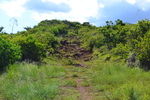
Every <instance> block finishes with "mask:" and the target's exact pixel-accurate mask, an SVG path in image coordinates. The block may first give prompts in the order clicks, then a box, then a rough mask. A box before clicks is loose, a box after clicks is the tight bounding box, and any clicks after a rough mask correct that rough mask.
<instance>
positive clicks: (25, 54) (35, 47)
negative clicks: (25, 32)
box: [16, 36, 45, 61]
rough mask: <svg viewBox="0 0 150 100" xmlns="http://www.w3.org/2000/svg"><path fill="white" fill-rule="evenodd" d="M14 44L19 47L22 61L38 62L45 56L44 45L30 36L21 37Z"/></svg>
mask: <svg viewBox="0 0 150 100" xmlns="http://www.w3.org/2000/svg"><path fill="white" fill-rule="evenodd" d="M16 42H17V43H18V44H19V45H20V46H21V50H22V60H23V61H24V60H29V61H40V60H41V58H42V57H44V56H45V52H44V45H43V44H42V43H40V42H37V41H36V40H35V39H34V38H33V37H32V36H28V37H21V38H20V39H18V40H17V41H16Z"/></svg>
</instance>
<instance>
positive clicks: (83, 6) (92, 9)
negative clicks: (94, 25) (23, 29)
mask: <svg viewBox="0 0 150 100" xmlns="http://www.w3.org/2000/svg"><path fill="white" fill-rule="evenodd" d="M49 1H54V0H49ZM55 1H56V0H55ZM57 2H58V1H57ZM59 2H64V3H68V5H69V6H70V8H71V10H70V11H69V12H67V13H62V12H50V13H37V12H34V13H33V16H32V17H33V18H34V19H35V20H38V21H41V20H44V19H67V20H70V21H79V22H81V23H82V22H85V21H88V19H89V18H90V17H94V18H98V13H99V8H100V7H99V4H98V2H97V0H70V1H67V0H59Z"/></svg>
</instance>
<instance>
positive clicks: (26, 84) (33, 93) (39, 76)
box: [0, 63, 66, 100]
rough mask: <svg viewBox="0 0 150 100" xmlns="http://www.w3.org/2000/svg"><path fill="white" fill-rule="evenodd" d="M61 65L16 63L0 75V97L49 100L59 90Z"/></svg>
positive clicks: (14, 99) (22, 99)
mask: <svg viewBox="0 0 150 100" xmlns="http://www.w3.org/2000/svg"><path fill="white" fill-rule="evenodd" d="M65 73H66V71H65V69H64V68H63V67H61V66H57V65H51V66H47V65H43V66H40V67H38V66H37V65H35V64H29V63H16V64H14V65H11V66H10V67H9V69H8V70H7V72H6V73H4V74H2V76H1V77H0V84H1V85H0V99H7V100H50V99H54V98H55V97H56V96H57V95H58V94H59V92H60V88H59V85H60V79H61V77H63V76H64V75H65Z"/></svg>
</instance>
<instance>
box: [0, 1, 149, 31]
mask: <svg viewBox="0 0 150 100" xmlns="http://www.w3.org/2000/svg"><path fill="white" fill-rule="evenodd" d="M149 5H150V0H1V1H0V18H1V21H0V26H3V27H4V30H3V31H4V32H7V33H16V32H18V31H24V27H33V26H35V25H37V24H38V23H39V22H40V21H42V20H46V19H47V20H52V19H58V20H68V21H78V22H80V23H83V22H90V23H91V24H92V25H95V26H103V25H105V21H113V22H114V21H115V20H117V19H120V20H123V22H128V23H137V22H138V20H142V19H145V18H146V19H150V6H149Z"/></svg>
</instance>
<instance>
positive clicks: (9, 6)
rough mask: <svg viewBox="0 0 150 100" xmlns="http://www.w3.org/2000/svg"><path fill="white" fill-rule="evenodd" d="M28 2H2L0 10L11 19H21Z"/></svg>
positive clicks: (21, 0)
mask: <svg viewBox="0 0 150 100" xmlns="http://www.w3.org/2000/svg"><path fill="white" fill-rule="evenodd" d="M26 2H27V0H13V1H10V2H8V1H2V2H0V9H2V10H4V11H5V13H6V14H7V15H9V16H11V17H18V16H19V17H21V15H22V13H23V12H25V8H24V7H23V5H24V4H25V3H26Z"/></svg>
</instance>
